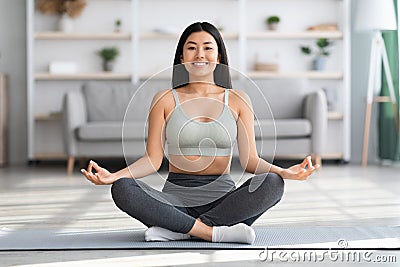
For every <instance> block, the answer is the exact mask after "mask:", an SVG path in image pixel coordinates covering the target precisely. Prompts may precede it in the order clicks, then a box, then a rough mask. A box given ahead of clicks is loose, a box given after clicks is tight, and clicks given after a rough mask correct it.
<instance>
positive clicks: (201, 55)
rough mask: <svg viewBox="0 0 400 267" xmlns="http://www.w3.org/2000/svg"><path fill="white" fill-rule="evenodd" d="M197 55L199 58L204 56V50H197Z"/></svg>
mask: <svg viewBox="0 0 400 267" xmlns="http://www.w3.org/2000/svg"><path fill="white" fill-rule="evenodd" d="M196 57H197V58H204V51H203V49H199V50H197V53H196Z"/></svg>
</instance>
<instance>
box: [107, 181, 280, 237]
mask: <svg viewBox="0 0 400 267" xmlns="http://www.w3.org/2000/svg"><path fill="white" fill-rule="evenodd" d="M204 177H206V178H207V179H205V180H206V181H207V182H209V181H210V180H212V179H214V180H215V179H218V178H219V177H221V176H218V175H216V176H196V175H187V174H176V173H170V174H169V176H168V179H167V183H169V182H171V181H172V182H173V183H172V184H179V181H181V184H179V185H180V186H182V184H185V185H186V187H182V188H183V189H184V190H185V191H187V190H188V189H189V190H188V191H189V192H190V193H189V194H188V195H190V196H192V195H195V194H193V192H194V191H190V189H192V188H193V189H196V188H201V186H200V187H199V185H198V182H197V181H199V180H200V181H201V180H202V178H204ZM226 178H230V176H229V175H228V176H226V175H224V179H222V181H226ZM203 180H204V179H203ZM177 181H178V182H177ZM182 181H183V182H182ZM252 181H253V182H254V181H256V184H257V186H256V187H254V186H253V185H252ZM167 183H166V184H167ZM227 184H228V185H229V184H230V183H229V181H228V182H227ZM191 187H192V188H191ZM252 188H253V189H252ZM166 189H167V186H164V189H163V191H162V192H160V191H158V190H156V189H154V188H152V187H150V186H148V185H147V184H146V183H144V182H142V181H140V180H138V179H132V178H121V179H119V180H117V181H116V182H114V184H113V185H112V187H111V193H112V197H113V200H114V202H115V204H116V206H117V207H118V208H119V209H121V210H122V211H124V212H126V213H127V214H128V215H130V216H131V217H133V218H135V219H137V220H139V221H140V222H142V223H143V224H145V225H146V226H147V227H151V226H159V227H162V228H166V229H169V230H171V231H174V232H179V233H188V232H189V231H190V230H191V229H192V227H193V225H194V223H195V221H196V218H200V220H201V221H202V222H203V223H205V224H206V225H209V226H221V225H227V226H230V225H234V224H237V223H245V224H247V225H251V224H253V222H254V221H255V220H256V219H258V218H259V217H260V216H261V215H262V214H263V213H264V212H266V211H267V210H268V209H270V208H271V207H273V206H274V205H275V204H277V203H278V202H279V201H280V199H281V198H282V195H283V190H284V182H283V179H282V178H281V177H280V176H279V175H277V174H274V173H267V174H259V175H255V176H253V177H252V178H250V179H248V180H247V181H246V182H244V183H243V184H242V185H241V186H240V187H239V188H235V186H234V184H233V188H232V187H231V190H228V192H227V193H224V194H221V197H218V198H217V199H215V200H213V201H209V202H208V203H203V204H201V205H198V206H193V205H191V206H188V205H187V203H186V202H187V201H186V200H185V199H184V198H182V197H181V195H179V194H174V193H173V192H174V191H173V190H166ZM254 189H255V190H254ZM206 190H207V192H211V191H212V190H209V188H207V189H206Z"/></svg>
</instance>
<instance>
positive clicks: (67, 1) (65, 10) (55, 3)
mask: <svg viewBox="0 0 400 267" xmlns="http://www.w3.org/2000/svg"><path fill="white" fill-rule="evenodd" d="M85 6H86V1H85V0H39V1H37V4H36V8H37V9H38V10H39V11H40V12H42V13H43V14H58V15H60V20H59V30H60V31H62V32H72V31H73V28H74V27H73V26H74V25H73V19H74V18H77V17H79V16H80V15H81V14H82V11H83V9H84V8H85Z"/></svg>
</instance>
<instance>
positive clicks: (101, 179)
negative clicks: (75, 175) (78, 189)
mask: <svg viewBox="0 0 400 267" xmlns="http://www.w3.org/2000/svg"><path fill="white" fill-rule="evenodd" d="M92 169H94V170H95V171H96V172H95V173H94V172H93V171H92ZM81 172H82V173H83V175H85V176H86V179H88V180H89V181H91V182H92V183H94V184H96V185H107V184H112V183H114V182H115V181H116V180H118V178H116V177H115V176H114V175H113V173H111V172H109V171H108V170H107V169H105V168H102V167H100V166H99V165H97V163H96V162H94V161H93V160H91V161H90V162H89V165H88V168H87V170H85V169H81Z"/></svg>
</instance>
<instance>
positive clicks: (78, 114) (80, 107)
mask: <svg viewBox="0 0 400 267" xmlns="http://www.w3.org/2000/svg"><path fill="white" fill-rule="evenodd" d="M85 123H87V111H86V102H85V99H84V97H83V94H82V93H81V92H68V93H66V94H65V95H64V100H63V133H64V135H63V138H64V146H65V151H66V152H67V155H68V156H76V155H77V152H78V151H77V140H76V129H77V128H78V127H79V126H81V125H83V124H85Z"/></svg>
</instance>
